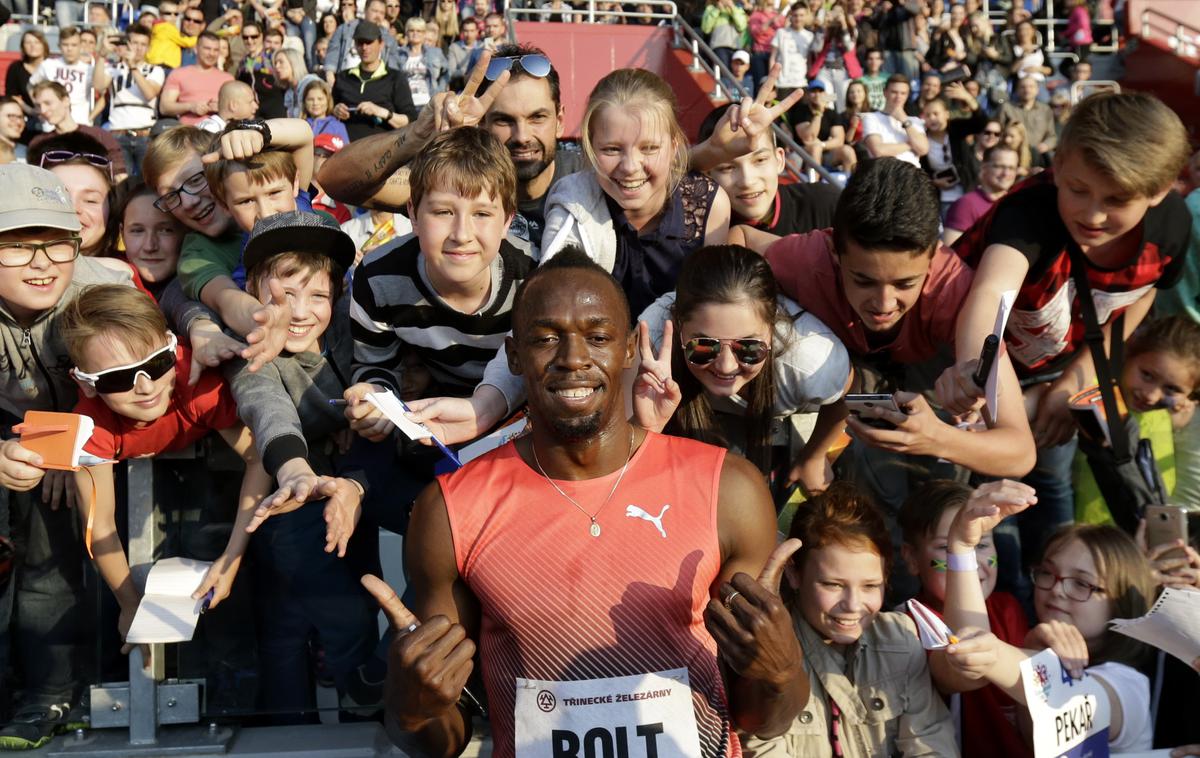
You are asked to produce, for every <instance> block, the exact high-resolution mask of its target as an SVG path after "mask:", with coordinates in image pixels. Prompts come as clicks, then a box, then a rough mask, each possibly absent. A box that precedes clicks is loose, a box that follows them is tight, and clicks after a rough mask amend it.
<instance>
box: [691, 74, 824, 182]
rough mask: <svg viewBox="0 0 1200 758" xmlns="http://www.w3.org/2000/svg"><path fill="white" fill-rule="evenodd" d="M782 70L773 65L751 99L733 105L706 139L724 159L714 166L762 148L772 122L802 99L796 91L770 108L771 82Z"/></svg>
mask: <svg viewBox="0 0 1200 758" xmlns="http://www.w3.org/2000/svg"><path fill="white" fill-rule="evenodd" d="M782 70H783V69H782V67H781V66H780V65H779V64H778V63H777V64H775V66H774V67H772V69H771V73H770V74H769V75H768V76H767V77H766V78H765V79H763V80H762V83H761V84H759V88H758V94H757V95H756V96H755V97H754V98H746V99H744V100H742V102H740V103H734V104H733V105H731V106H729V109H728V110H727V111H725V114H724V115H723V116H721V120H720V121H718V122H717V125H716V128H714V129H713V134H712V137H710V138H709V144H710V146H711V147H712V148H714V149H715V150H717V151H719V152H721V153H723V154H724V159H723V160H720V161H717V163H723V162H724V161H731V160H733V159H735V158H739V157H741V156H743V155H747V154H749V153H751V152H753V151H755V150H757V149H758V148H760V147H763V146H764V144H766V143H768V142H769V141H768V140H767V139H766V137H767V134H768V133H769V132H770V130H771V124H772V123H774V121H775V119H777V118H779V117H780V116H781V115H783V114H784V113H786V112H787V110H788V109H789V108H791V107H792V106H793V105H795V104H796V103H797V102H799V100H800V98H802V97H804V90H803V89H802V88H800V89H796V90H795V91H794V92H792V93H791V94H790V95H788V96H787V97H785V98H784V99H782V100H780V101H779V102H777V103H775V104H774V105H770V104H769V103H770V102H771V101H772V100H774V99H775V81H776V80H777V79H778V78H779V72H780V71H782Z"/></svg>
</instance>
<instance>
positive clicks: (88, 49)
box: [79, 32, 96, 60]
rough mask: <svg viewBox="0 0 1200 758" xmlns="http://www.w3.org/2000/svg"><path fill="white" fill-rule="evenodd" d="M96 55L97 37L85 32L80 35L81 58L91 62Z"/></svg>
mask: <svg viewBox="0 0 1200 758" xmlns="http://www.w3.org/2000/svg"><path fill="white" fill-rule="evenodd" d="M95 54H96V35H95V34H93V33H91V32H84V33H82V34H80V35H79V57H80V58H82V59H84V60H91V59H92V56H93V55H95Z"/></svg>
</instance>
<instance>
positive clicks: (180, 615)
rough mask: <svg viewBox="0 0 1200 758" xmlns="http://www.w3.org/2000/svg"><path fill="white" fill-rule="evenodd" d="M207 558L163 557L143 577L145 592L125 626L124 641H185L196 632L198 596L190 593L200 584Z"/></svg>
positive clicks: (199, 605) (206, 568)
mask: <svg viewBox="0 0 1200 758" xmlns="http://www.w3.org/2000/svg"><path fill="white" fill-rule="evenodd" d="M211 565H212V563H210V562H208V561H193V560H191V559H189V558H164V559H163V560H161V561H158V562H157V563H155V564H154V568H152V569H150V575H149V576H147V577H146V592H145V594H144V595H143V596H142V602H141V604H140V605H139V606H138V609H137V613H136V614H135V615H134V617H133V623H132V624H131V625H130V627H129V634H128V635H127V636H126V641H127V642H144V643H154V642H186V641H187V640H190V639H191V638H192V635H193V634H194V633H195V632H196V622H197V621H199V619H200V608H201V605H202V604H203V601H202V600H193V599H192V593H193V592H195V591H196V588H197V587H199V586H200V582H201V581H202V580H203V579H204V575H205V573H207V572H208V567H209V566H211Z"/></svg>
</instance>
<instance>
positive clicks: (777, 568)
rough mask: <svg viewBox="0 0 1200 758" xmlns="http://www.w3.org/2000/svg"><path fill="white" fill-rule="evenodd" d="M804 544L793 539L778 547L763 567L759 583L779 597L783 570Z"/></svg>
mask: <svg viewBox="0 0 1200 758" xmlns="http://www.w3.org/2000/svg"><path fill="white" fill-rule="evenodd" d="M803 544H804V543H802V542H801V541H800V540H798V539H796V538H795V537H793V538H791V539H788V540H784V541H783V542H781V543H780V544H779V545H777V546H776V547H775V549H774V550H773V551H771V556H770V557H769V558H767V563H766V565H765V566H763V570H762V571H761V572H760V573H759V575H758V583H759V584H761V585H762V586H763V587H766V588H767V589H768V590H770V591H771V592H773V593H774V594H776V595H778V594H779V582H780V580H781V579H782V578H783V568H784V566H786V565H787V562H788V561H789V560H790V559H791V557H792V556H793V555H794V554H795V553H796V551H797V550H799V549H800V547H801V546H802V545H803Z"/></svg>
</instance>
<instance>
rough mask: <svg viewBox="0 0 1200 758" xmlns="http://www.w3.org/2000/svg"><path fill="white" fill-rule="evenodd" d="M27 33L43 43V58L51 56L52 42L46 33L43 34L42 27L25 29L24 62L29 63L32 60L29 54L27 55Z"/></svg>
mask: <svg viewBox="0 0 1200 758" xmlns="http://www.w3.org/2000/svg"><path fill="white" fill-rule="evenodd" d="M26 35H29V36H31V37H33V38H34V39H36V40H37V41H38V42H41V43H42V58H43V59H45V58H48V57H49V56H50V43H49V42H47V41H46V35H45V34H42V32H41V30H40V29H26V30H25V31H23V32H21V62H22V63H28V62H29V61H30V58H29V57H28V56H27V55H25V36H26Z"/></svg>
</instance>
